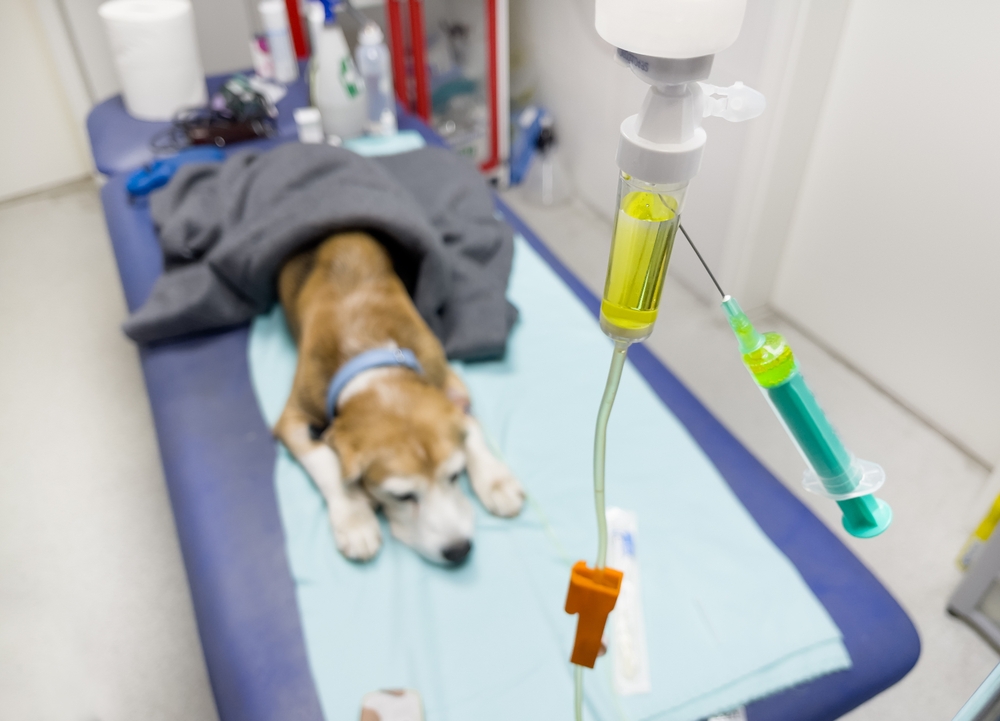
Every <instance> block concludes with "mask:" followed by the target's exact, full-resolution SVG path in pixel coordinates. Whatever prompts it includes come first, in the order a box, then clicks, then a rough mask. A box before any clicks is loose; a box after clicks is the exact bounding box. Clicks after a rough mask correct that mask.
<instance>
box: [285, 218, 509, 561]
mask: <svg viewBox="0 0 1000 721" xmlns="http://www.w3.org/2000/svg"><path fill="white" fill-rule="evenodd" d="M278 296H279V300H280V302H281V305H282V307H283V308H284V311H285V317H286V319H287V321H288V325H289V329H290V330H291V333H292V336H293V338H294V339H295V342H296V345H297V346H298V350H299V358H298V366H297V368H296V371H295V380H294V383H293V385H292V392H291V395H290V397H289V399H288V403H287V404H286V406H285V408H284V411H283V412H282V414H281V417H280V418H279V419H278V422H277V424H276V425H275V428H274V433H275V435H276V436H277V437H278V438H279V439H280V440H281V442H283V443H284V444H285V446H286V447H287V448H288V450H289V451H290V452H291V453H292V455H293V456H295V458H296V459H297V460H298V461H299V463H300V464H301V465H302V467H303V468H304V469H305V470H306V472H307V473H308V474H309V475H310V477H311V478H312V480H313V482H314V483H315V484H316V486H317V488H319V490H320V492H321V493H322V494H323V496H324V498H325V499H326V505H327V511H328V513H329V518H330V523H331V525H332V526H333V537H334V539H335V542H336V544H337V548H338V549H339V550H340V552H341V553H343V554H344V556H346V557H347V558H349V559H351V560H355V561H367V560H369V559H371V558H373V557H374V556H375V555H376V554H377V553H378V551H379V549H380V548H381V545H382V538H381V531H380V527H379V522H378V518H377V516H376V510H377V509H379V508H380V509H381V510H382V511H383V513H384V514H385V516H386V518H387V519H388V522H389V528H390V529H391V532H392V535H393V536H395V537H396V538H397V539H399V540H400V541H402V542H403V543H405V544H406V545H408V546H411V547H412V548H414V549H415V550H416V551H417V552H419V553H420V554H421V555H423V556H424V557H425V558H427V559H429V560H431V561H433V562H435V563H439V564H445V565H448V564H453V565H457V564H460V563H462V562H463V561H464V560H465V559H466V557H467V556H468V555H469V552H470V551H471V549H472V535H473V527H474V510H473V507H472V504H471V502H470V501H469V498H468V497H467V496H466V494H465V493H464V492H463V491H462V489H461V487H460V484H459V479H460V476H461V473H462V471H463V470H466V471H467V473H468V477H469V481H470V485H471V486H472V490H473V491H474V493H475V494H476V496H477V497H478V498H479V500H480V501H481V502H482V504H483V505H484V506H485V507H486V509H487V510H488V511H489V512H490V513H492V514H494V515H497V516H503V517H513V516H516V515H517V514H518V513H520V511H521V507H522V505H523V504H524V498H525V494H524V490H523V489H522V487H521V484H520V483H519V482H518V481H517V479H516V478H515V477H514V475H513V474H512V473H511V471H510V469H509V468H508V467H507V465H506V464H504V463H503V462H502V461H501V460H500V459H498V458H497V457H496V456H495V455H494V454H493V453H492V451H491V450H490V448H489V446H488V444H487V442H486V438H485V436H484V434H483V430H482V428H481V427H480V425H479V423H478V422H477V421H476V419H475V418H474V417H473V416H472V415H471V414H470V413H469V405H470V400H469V393H468V390H467V389H466V387H465V385H464V384H463V383H462V381H461V380H460V379H459V377H458V376H457V375H456V374H455V373H454V372H453V371H452V370H451V368H450V367H449V366H448V363H447V360H446V358H445V354H444V349H443V348H442V346H441V343H440V342H439V341H438V339H437V338H436V337H435V336H434V334H433V333H432V332H431V330H430V328H429V327H428V326H427V324H426V323H425V322H424V320H423V318H421V317H420V314H419V313H418V312H417V309H416V307H415V306H414V305H413V302H412V300H411V299H410V296H409V294H408V293H407V291H406V288H405V287H404V285H403V282H402V281H401V280H400V278H399V276H398V275H397V274H396V272H395V271H394V269H393V265H392V260H391V258H390V255H389V253H388V252H387V250H386V248H385V247H384V246H383V245H382V244H381V243H379V242H378V241H377V240H375V239H374V238H373V237H372V236H370V235H368V234H366V233H361V232H352V233H338V234H335V235H332V236H330V237H329V238H327V239H326V240H324V241H323V242H321V243H320V244H319V245H318V246H315V247H313V248H311V249H309V250H306V251H304V252H300V253H298V254H296V255H294V256H292V257H291V258H289V259H288V260H287V261H286V262H285V263H284V265H283V266H282V269H281V271H280V273H279V277H278ZM386 354H388V355H389V356H394V357H397V358H399V359H402V360H399V361H398V362H396V363H394V364H393V365H388V366H385V365H382V366H378V367H370V368H367V369H365V370H362V371H361V372H360V373H358V374H357V375H353V376H352V377H350V378H349V379H347V380H346V384H343V385H342V388H339V389H336V392H335V393H333V395H335V397H334V398H332V399H329V398H328V395H329V394H330V393H331V391H334V390H335V387H336V386H337V385H338V382H339V381H338V378H336V377H335V376H337V375H338V371H340V370H344V371H345V372H346V369H347V365H346V364H348V363H349V362H351V361H352V360H353V361H354V362H355V363H358V362H361V361H363V360H364V359H366V358H373V357H374V358H376V360H377V359H378V357H379V356H380V355H386ZM407 359H409V360H407ZM331 400H332V404H333V407H332V408H328V405H329V402H330V401H331ZM331 416H332V417H331Z"/></svg>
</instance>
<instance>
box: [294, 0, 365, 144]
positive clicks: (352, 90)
mask: <svg viewBox="0 0 1000 721" xmlns="http://www.w3.org/2000/svg"><path fill="white" fill-rule="evenodd" d="M308 17H309V30H310V39H311V41H312V59H311V60H310V66H309V94H310V96H311V98H312V104H313V105H314V106H316V107H317V108H319V112H320V114H321V115H322V118H323V132H324V133H326V135H328V136H336V137H338V138H340V139H341V140H348V139H350V138H355V137H357V136H359V135H361V133H362V132H363V131H364V126H365V118H366V117H367V110H368V107H367V97H366V94H365V83H364V80H362V79H361V75H360V74H358V69H357V67H356V66H355V65H354V58H352V57H351V50H350V48H349V47H348V46H347V39H346V38H345V37H344V31H343V30H341V28H340V26H339V25H338V24H337V12H336V9H335V8H334V6H333V3H332V0H324V2H317V1H316V0H313V2H310V3H309V10H308Z"/></svg>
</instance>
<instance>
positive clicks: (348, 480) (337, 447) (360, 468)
mask: <svg viewBox="0 0 1000 721" xmlns="http://www.w3.org/2000/svg"><path fill="white" fill-rule="evenodd" d="M322 441H323V442H324V443H325V444H326V445H328V446H330V448H332V449H333V452H334V454H335V455H336V456H337V458H338V459H339V460H340V473H341V477H342V478H343V482H344V483H345V484H347V485H350V484H352V483H357V482H358V480H359V479H360V478H361V475H362V474H363V473H364V470H365V463H364V458H363V453H362V452H361V450H360V449H359V448H358V447H357V445H356V444H354V443H351V439H350V431H341V432H340V433H334V431H333V425H330V427H329V428H327V429H326V430H325V431H324V432H323V437H322Z"/></svg>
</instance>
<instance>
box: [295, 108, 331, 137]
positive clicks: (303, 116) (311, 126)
mask: <svg viewBox="0 0 1000 721" xmlns="http://www.w3.org/2000/svg"><path fill="white" fill-rule="evenodd" d="M294 115H295V127H296V129H298V131H299V142H300V143H305V144H306V145H318V144H319V143H322V142H323V141H324V140H325V139H326V136H325V135H324V134H323V117H322V115H321V113H320V111H319V108H314V107H311V106H310V107H307V108H295V111H294Z"/></svg>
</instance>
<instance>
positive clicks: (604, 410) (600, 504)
mask: <svg viewBox="0 0 1000 721" xmlns="http://www.w3.org/2000/svg"><path fill="white" fill-rule="evenodd" d="M628 347H629V341H627V340H615V350H614V353H613V354H612V356H611V368H610V369H609V370H608V382H607V384H606V385H605V386H604V395H603V396H602V397H601V408H600V410H598V411H597V428H596V429H595V430H594V510H595V511H596V512H597V565H596V568H597V569H599V570H600V569H603V568H604V565H605V562H606V561H607V557H608V517H607V513H606V511H605V508H604V455H605V454H604V452H605V448H606V447H607V440H608V418H610V417H611V407H612V406H613V405H614V404H615V395H617V393H618V383H619V382H620V381H621V379H622V368H624V367H625V356H626V354H627V353H628ZM573 709H574V714H575V715H574V718H575V719H576V721H583V667H582V666H574V668H573Z"/></svg>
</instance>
